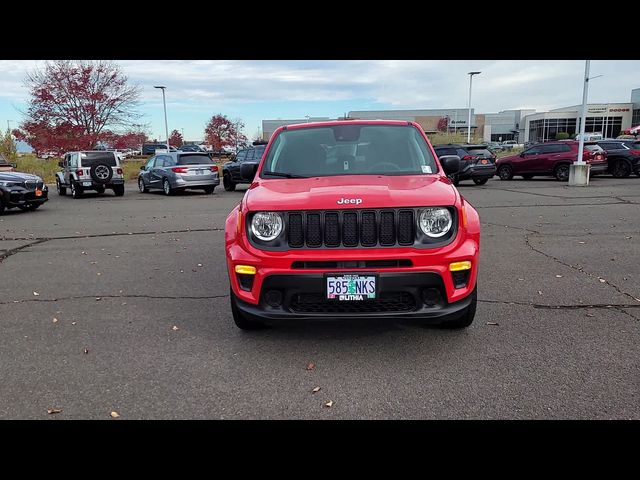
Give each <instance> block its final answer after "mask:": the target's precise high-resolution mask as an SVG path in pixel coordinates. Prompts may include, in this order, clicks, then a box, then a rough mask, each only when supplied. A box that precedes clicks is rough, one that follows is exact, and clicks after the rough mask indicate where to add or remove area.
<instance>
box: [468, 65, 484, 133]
mask: <svg viewBox="0 0 640 480" xmlns="http://www.w3.org/2000/svg"><path fill="white" fill-rule="evenodd" d="M481 73H482V72H469V73H468V74H467V75H469V121H468V123H467V143H471V85H472V84H473V76H474V75H480V74H481Z"/></svg>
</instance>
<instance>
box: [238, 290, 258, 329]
mask: <svg viewBox="0 0 640 480" xmlns="http://www.w3.org/2000/svg"><path fill="white" fill-rule="evenodd" d="M229 300H230V302H231V315H233V321H234V322H235V324H236V327H238V328H239V329H240V330H261V329H263V328H265V327H266V325H265V324H264V323H263V322H260V321H257V320H251V319H248V318H247V317H245V316H244V315H243V314H242V312H241V311H240V309H239V308H238V306H237V304H236V302H237V299H236V296H235V295H234V293H233V290H231V289H229Z"/></svg>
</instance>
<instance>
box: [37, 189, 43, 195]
mask: <svg viewBox="0 0 640 480" xmlns="http://www.w3.org/2000/svg"><path fill="white" fill-rule="evenodd" d="M41 196H42V190H40V189H39V188H38V189H36V197H41Z"/></svg>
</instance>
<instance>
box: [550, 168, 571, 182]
mask: <svg viewBox="0 0 640 480" xmlns="http://www.w3.org/2000/svg"><path fill="white" fill-rule="evenodd" d="M553 176H554V177H556V178H557V179H558V180H560V181H561V182H566V181H568V180H569V165H567V164H566V163H563V164H562V165H558V166H557V167H556V168H555V170H554V171H553Z"/></svg>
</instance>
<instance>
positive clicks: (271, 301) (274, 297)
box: [264, 290, 282, 308]
mask: <svg viewBox="0 0 640 480" xmlns="http://www.w3.org/2000/svg"><path fill="white" fill-rule="evenodd" d="M264 300H265V302H267V305H269V306H270V307H273V308H276V307H279V306H281V305H282V292H281V291H280V290H269V291H267V293H265V294H264Z"/></svg>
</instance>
